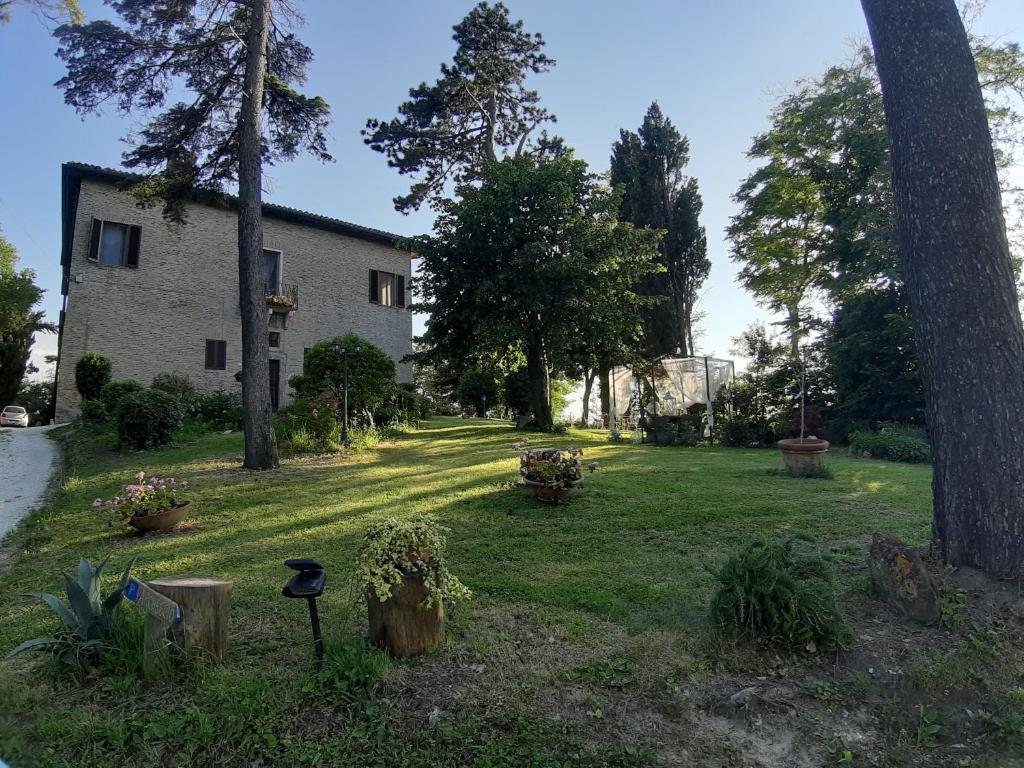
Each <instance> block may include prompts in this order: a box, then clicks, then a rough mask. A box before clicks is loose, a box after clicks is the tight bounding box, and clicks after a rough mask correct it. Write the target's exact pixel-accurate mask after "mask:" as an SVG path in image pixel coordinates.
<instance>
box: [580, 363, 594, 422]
mask: <svg viewBox="0 0 1024 768" xmlns="http://www.w3.org/2000/svg"><path fill="white" fill-rule="evenodd" d="M596 377H597V369H596V368H588V369H586V370H585V371H584V372H583V410H582V411H581V412H580V426H582V427H585V426H587V422H589V421H590V392H591V390H593V388H594V379H595V378H596Z"/></svg>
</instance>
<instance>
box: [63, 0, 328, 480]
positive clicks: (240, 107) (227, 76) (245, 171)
mask: <svg viewBox="0 0 1024 768" xmlns="http://www.w3.org/2000/svg"><path fill="white" fill-rule="evenodd" d="M106 3H107V5H109V6H110V7H111V8H112V9H113V10H114V12H115V13H116V14H117V15H118V16H119V17H120V19H121V24H120V25H118V24H115V23H114V22H111V21H107V20H98V21H93V22H90V23H88V24H83V25H80V26H69V25H66V26H62V27H60V28H58V29H57V30H56V32H55V35H56V37H57V40H58V42H59V47H58V51H57V55H58V56H59V57H60V58H61V59H62V60H63V61H64V62H65V64H66V65H67V74H66V75H65V76H64V77H63V78H61V80H59V81H58V82H57V86H58V87H59V88H61V89H63V91H64V100H65V101H66V102H67V103H68V104H69V105H70V106H72V107H74V109H75V110H76V111H77V112H78V113H80V114H91V113H98V112H99V111H100V110H101V108H102V107H103V106H105V105H111V104H112V105H115V106H116V108H117V109H118V110H119V111H120V112H122V113H125V114H129V113H131V114H134V113H142V114H145V115H147V116H149V122H148V123H146V124H145V125H144V127H143V128H142V129H141V130H140V131H139V132H138V134H137V135H134V136H133V147H132V149H130V150H129V151H128V152H127V153H126V154H125V155H124V163H125V165H126V166H128V167H129V168H137V169H140V170H142V171H144V172H146V174H148V175H147V177H146V179H145V180H144V181H143V182H142V183H141V184H139V185H138V186H137V187H136V193H137V194H138V195H139V196H140V197H141V198H143V199H145V200H157V199H160V200H163V201H164V213H165V215H166V216H168V217H169V218H171V219H174V220H178V221H182V220H183V219H184V207H183V205H184V202H183V201H184V200H186V199H187V198H188V196H189V195H191V194H193V192H194V191H195V190H196V189H199V190H203V191H206V192H208V193H212V194H213V195H217V194H218V193H220V192H221V191H222V190H223V189H224V188H225V187H226V186H228V185H231V184H235V183H237V185H238V198H237V201H236V202H232V203H231V204H232V205H237V209H238V277H239V307H240V310H241V317H242V398H243V404H244V413H245V466H246V467H249V468H251V469H268V468H272V467H276V466H277V445H276V441H275V439H274V429H273V423H272V420H271V405H270V386H269V381H270V378H269V375H268V367H269V363H268V359H269V348H268V346H267V345H268V334H267V308H266V293H265V285H264V275H263V222H262V174H263V166H264V164H273V163H276V162H279V161H281V160H289V159H291V158H293V157H295V156H296V155H298V154H299V153H300V152H303V151H307V152H309V153H311V154H312V155H314V156H315V157H317V158H319V159H321V160H329V159H330V156H329V154H328V153H327V138H326V133H325V131H326V126H327V123H328V107H327V104H326V102H324V100H323V99H321V98H319V97H315V98H310V97H307V96H304V95H302V94H300V93H299V92H298V91H297V90H295V87H294V85H295V84H301V83H303V82H304V81H305V79H306V67H307V65H308V64H309V62H310V61H311V60H312V58H313V54H312V51H310V49H309V48H308V47H306V46H305V45H303V44H302V43H301V42H300V41H299V40H298V39H297V38H296V37H295V35H294V33H292V32H291V31H290V29H289V26H290V25H291V24H292V23H294V22H295V21H296V20H297V18H298V17H297V16H296V14H295V12H294V10H293V9H292V7H291V6H290V5H289V3H288V2H287V0H244V1H243V0H106ZM169 96H172V97H174V98H178V97H181V98H182V100H181V101H177V102H175V103H173V104H171V105H170V106H166V103H167V99H168V97H169ZM161 110H162V111H161Z"/></svg>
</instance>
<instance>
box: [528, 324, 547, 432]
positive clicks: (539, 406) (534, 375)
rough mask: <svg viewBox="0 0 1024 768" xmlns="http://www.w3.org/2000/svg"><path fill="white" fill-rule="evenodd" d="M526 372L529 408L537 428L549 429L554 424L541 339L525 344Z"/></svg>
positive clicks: (545, 357)
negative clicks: (528, 387)
mask: <svg viewBox="0 0 1024 768" xmlns="http://www.w3.org/2000/svg"><path fill="white" fill-rule="evenodd" d="M526 374H527V377H528V378H529V380H530V408H531V410H533V418H534V419H535V420H536V422H537V428H538V429H543V430H549V429H551V428H552V427H553V426H554V422H553V420H552V418H551V380H550V373H549V371H548V361H547V356H546V354H545V352H544V341H543V340H542V339H539V338H534V339H532V340H531V341H530V343H529V344H528V345H527V348H526Z"/></svg>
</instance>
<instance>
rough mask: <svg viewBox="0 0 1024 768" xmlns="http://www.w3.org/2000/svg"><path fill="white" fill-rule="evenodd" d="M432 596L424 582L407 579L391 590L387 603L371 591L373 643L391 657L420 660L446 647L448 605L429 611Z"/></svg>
mask: <svg viewBox="0 0 1024 768" xmlns="http://www.w3.org/2000/svg"><path fill="white" fill-rule="evenodd" d="M428 595H429V593H428V592H427V588H426V585H424V583H423V578H422V577H418V578H413V577H411V576H407V577H406V578H405V581H404V582H402V584H400V585H398V586H396V587H392V588H391V597H389V598H388V599H387V600H385V601H384V602H383V603H382V602H381V601H380V600H378V599H377V594H376V593H375V592H374V591H373V590H372V589H371V590H369V592H368V593H367V596H366V605H367V611H366V613H367V618H368V619H369V624H370V642H371V643H373V644H374V645H376V646H377V647H378V648H381V649H383V650H385V651H387V652H388V654H390V655H391V656H393V657H395V658H398V659H404V658H408V657H410V656H419V655H421V654H423V653H426V652H427V651H429V650H433V649H435V648H439V647H440V646H441V645H443V644H444V625H445V612H444V603H441V602H438V603H437V604H436V605H434V606H432V607H430V608H428V607H426V605H425V603H426V601H427V597H428Z"/></svg>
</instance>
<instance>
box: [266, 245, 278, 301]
mask: <svg viewBox="0 0 1024 768" xmlns="http://www.w3.org/2000/svg"><path fill="white" fill-rule="evenodd" d="M263 277H264V279H265V280H266V290H267V293H268V294H274V295H275V296H276V295H277V294H278V293H280V292H281V252H280V251H272V250H271V249H269V248H264V249H263Z"/></svg>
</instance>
